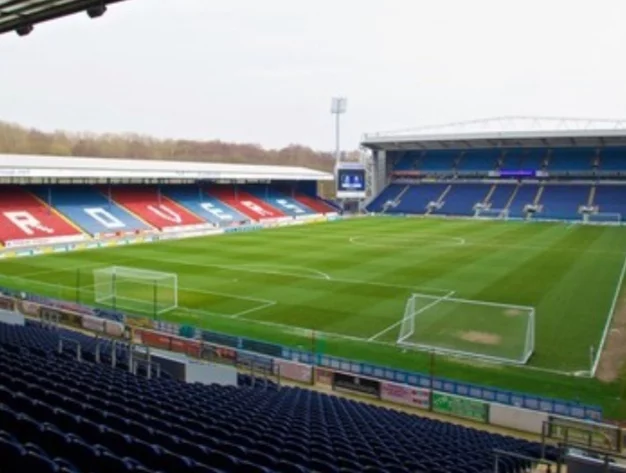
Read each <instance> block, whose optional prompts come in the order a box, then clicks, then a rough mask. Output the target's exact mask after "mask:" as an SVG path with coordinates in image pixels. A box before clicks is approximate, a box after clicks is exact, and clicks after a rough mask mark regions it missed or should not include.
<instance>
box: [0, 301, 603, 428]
mask: <svg viewBox="0 0 626 473" xmlns="http://www.w3.org/2000/svg"><path fill="white" fill-rule="evenodd" d="M0 293H3V294H4V295H3V296H0V309H1V310H5V311H17V312H20V313H22V314H24V315H26V316H28V317H33V318H41V317H44V316H45V317H46V318H50V317H53V318H54V319H55V320H58V321H59V322H60V323H62V324H65V325H69V326H74V327H77V328H80V329H82V330H90V331H92V332H95V333H104V334H106V335H107V336H111V337H121V338H127V339H129V338H135V339H136V340H137V342H139V343H142V344H145V345H148V346H153V347H155V348H160V349H167V350H171V351H177V352H182V353H185V354H187V355H190V356H196V357H204V358H206V354H207V353H209V354H210V355H211V357H212V358H213V359H215V360H218V361H219V360H236V361H239V362H246V360H247V363H248V364H249V365H254V366H265V369H266V370H267V371H268V372H275V371H276V370H278V371H279V372H280V374H281V376H283V377H284V378H285V379H289V380H293V381H297V382H300V383H308V384H322V385H327V386H330V387H331V388H332V389H335V390H338V391H339V390H347V391H351V392H354V393H356V394H365V395H369V396H372V397H374V398H376V399H380V400H383V401H387V402H391V403H395V404H400V405H404V406H412V407H415V408H418V409H427V410H431V411H433V412H438V413H441V414H446V415H450V416H454V417H462V418H467V419H472V420H474V421H476V422H482V423H486V424H492V425H498V426H502V427H507V428H511V429H516V430H521V431H525V432H531V433H535V434H540V433H541V426H542V425H543V423H544V422H545V421H547V420H549V419H551V418H554V417H559V418H568V419H570V420H571V422H583V423H585V422H588V421H595V422H599V421H601V420H602V410H601V408H600V407H597V406H590V405H585V404H580V403H576V402H569V401H562V400H557V399H550V398H546V397H542V396H535V395H529V394H524V393H519V392H514V391H508V390H502V389H496V388H491V387H485V386H479V385H475V384H469V383H463V382H458V381H453V380H450V379H445V378H440V377H435V376H430V375H425V374H422V373H414V372H408V371H403V370H397V369H393V368H389V367H384V366H377V365H373V364H369V363H360V362H357V361H353V360H348V359H343V358H338V357H334V356H328V355H324V354H320V353H314V352H310V351H304V350H299V349H293V348H290V347H285V346H281V345H277V344H272V343H267V342H263V341H259V340H252V339H248V338H244V337H237V336H232V335H228V334H223V333H215V332H209V331H206V330H199V329H196V328H193V327H190V326H183V325H179V324H175V323H171V322H162V321H156V320H153V319H150V318H125V317H120V316H119V315H120V314H114V313H109V312H102V311H101V310H99V309H95V308H90V307H87V306H84V305H79V304H74V303H68V302H64V301H58V300H54V299H49V298H43V297H39V296H31V295H28V294H24V293H18V291H11V290H5V289H0ZM611 427H612V426H611Z"/></svg>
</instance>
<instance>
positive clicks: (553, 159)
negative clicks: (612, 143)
mask: <svg viewBox="0 0 626 473" xmlns="http://www.w3.org/2000/svg"><path fill="white" fill-rule="evenodd" d="M595 155H596V151H595V150H594V149H590V148H571V149H565V148H560V149H559V148H557V149H553V150H551V153H550V158H549V161H548V166H547V169H548V170H549V171H568V172H579V171H591V170H592V169H593V166H594V160H595Z"/></svg>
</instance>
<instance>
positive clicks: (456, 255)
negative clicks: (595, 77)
mask: <svg viewBox="0 0 626 473" xmlns="http://www.w3.org/2000/svg"><path fill="white" fill-rule="evenodd" d="M625 236H626V229H624V228H619V227H596V226H572V225H567V224H553V223H522V222H484V221H479V222H477V221H470V220H440V219H401V218H383V217H381V218H366V219H354V220H347V221H338V222H332V223H326V224H315V225H306V226H297V227H285V228H280V229H275V230H266V231H262V232H254V233H239V234H229V235H224V236H218V237H207V238H198V239H187V240H177V241H168V242H162V243H157V244H151V245H141V246H128V247H116V248H110V249H104V250H93V251H86V252H77V253H69V254H56V255H47V256H42V257H35V258H20V259H12V260H6V261H3V262H0V274H1V275H2V276H0V285H2V286H7V287H12V288H16V289H20V290H25V291H30V292H35V293H39V294H42V295H49V296H55V297H62V298H65V299H69V300H79V301H80V302H84V303H93V301H94V295H93V276H92V271H93V269H96V268H99V267H106V266H113V265H121V266H128V267H135V268H141V269H149V270H156V271H165V272H173V273H177V274H178V284H179V293H178V296H179V305H180V308H179V309H177V310H174V311H172V312H169V313H167V314H164V315H162V316H161V317H162V318H163V319H167V320H171V321H174V322H178V323H188V324H192V325H195V326H199V327H203V328H207V329H211V330H215V331H219V332H225V333H231V334H236V335H242V336H248V337H251V338H257V339H262V340H267V341H272V342H277V343H281V344H287V345H291V346H299V347H302V348H303V349H313V348H314V349H317V350H320V351H323V352H325V353H327V354H330V355H336V356H343V357H348V358H352V359H357V360H363V361H368V362H373V363H377V364H381V365H387V366H394V367H397V368H404V369H408V370H413V371H422V372H427V371H428V369H429V361H428V358H429V357H428V356H427V355H426V354H424V353H419V352H413V351H410V350H409V351H403V350H401V349H399V348H398V347H397V346H395V341H396V340H397V338H398V334H399V331H400V325H401V319H402V316H403V313H404V306H405V303H406V301H407V299H408V297H409V296H410V295H411V294H413V293H420V294H425V295H428V296H431V297H435V298H437V297H445V296H446V295H447V294H450V293H453V294H454V297H456V298H463V299H469V300H480V301H489V302H495V303H502V304H514V305H519V306H531V307H534V308H535V310H536V331H535V335H536V342H535V352H534V355H533V357H532V358H531V360H530V363H529V365H528V366H527V367H525V368H515V367H504V366H495V365H487V364H482V365H480V366H479V363H478V362H476V361H468V360H458V359H449V358H446V357H438V358H437V360H436V364H435V368H434V369H435V374H436V375H439V376H446V377H450V378H454V379H459V380H464V381H470V382H476V383H480V384H487V385H493V386H498V387H502V388H509V389H514V390H521V391H527V392H533V393H537V394H543V395H546V396H552V397H557V398H566V399H579V400H581V401H584V402H588V403H594V404H602V405H603V406H604V407H605V410H606V411H607V414H609V415H613V416H620V415H622V414H626V409H624V406H623V403H622V402H621V400H620V399H619V398H620V394H621V393H620V390H621V386H620V383H619V382H615V383H613V384H602V383H600V382H598V381H595V380H589V379H581V378H577V377H575V376H573V374H575V373H579V372H581V371H588V370H589V368H590V346H594V347H596V348H597V347H599V346H600V344H601V340H602V338H603V336H604V333H605V327H606V323H607V320H608V318H609V316H610V314H611V313H612V312H613V310H614V309H615V308H616V307H617V304H616V302H617V301H618V296H619V287H618V283H619V281H620V278H621V277H622V273H623V270H624V262H625V259H624V258H625V255H626V238H625ZM148 292H150V291H148ZM149 297H150V296H149V295H148V294H146V298H149ZM509 315H513V314H509ZM475 319H476V320H475V322H472V323H471V324H468V323H467V318H466V319H465V320H463V321H462V322H460V323H462V326H456V325H451V324H450V322H449V321H450V320H451V319H450V317H448V318H447V319H446V320H447V321H448V323H446V324H445V326H444V327H441V328H440V331H441V332H442V333H443V334H444V335H445V336H446V343H450V340H451V337H455V336H456V337H458V339H459V344H460V345H462V346H463V347H464V348H468V347H469V348H470V349H471V346H472V344H475V345H477V344H481V345H483V346H486V345H489V346H492V347H493V346H496V345H497V344H498V343H502V340H503V338H502V337H503V334H502V333H498V330H499V329H498V327H503V326H505V324H504V323H499V322H498V319H497V318H494V319H493V320H491V319H489V318H488V317H487V318H485V317H482V318H481V317H478V316H476V317H475ZM460 320H461V319H460ZM471 320H474V317H471ZM502 320H504V319H502ZM508 326H513V327H514V326H515V324H511V323H510V322H509V323H508ZM314 331H315V332H316V335H315V339H316V340H317V343H316V345H315V346H313V332H314ZM504 335H506V336H510V335H511V334H510V333H506V334H504ZM499 336H500V338H498V337H499ZM520 337H522V335H520ZM320 340H323V343H320ZM504 348H506V346H505V347H504Z"/></svg>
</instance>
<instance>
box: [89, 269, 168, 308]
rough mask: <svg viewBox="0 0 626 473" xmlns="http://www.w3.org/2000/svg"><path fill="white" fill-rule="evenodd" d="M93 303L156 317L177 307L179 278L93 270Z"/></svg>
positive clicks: (135, 271)
mask: <svg viewBox="0 0 626 473" xmlns="http://www.w3.org/2000/svg"><path fill="white" fill-rule="evenodd" d="M93 278H94V284H93V288H94V300H95V302H96V303H98V304H102V305H105V306H107V307H110V308H113V309H124V310H129V311H132V312H140V313H145V314H151V315H159V314H162V313H165V312H169V311H171V310H173V309H176V308H177V307H178V275H177V274H176V273H167V272H163V271H153V270H149V269H143V268H131V267H127V266H108V267H105V268H97V269H94V270H93Z"/></svg>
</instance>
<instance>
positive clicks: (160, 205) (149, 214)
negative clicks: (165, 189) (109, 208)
mask: <svg viewBox="0 0 626 473" xmlns="http://www.w3.org/2000/svg"><path fill="white" fill-rule="evenodd" d="M103 192H105V193H106V192H110V193H111V196H112V198H113V200H115V202H117V203H118V204H120V205H121V206H122V207H124V208H125V209H127V210H128V211H130V212H131V213H132V214H133V215H135V216H137V217H138V218H139V219H141V220H143V221H145V222H146V223H148V224H149V225H152V226H154V227H156V228H158V229H164V228H171V227H182V226H188V225H201V224H206V223H207V221H206V220H204V219H202V218H200V217H199V216H198V215H195V214H193V213H191V212H190V211H189V210H187V209H186V208H185V207H183V206H182V205H179V204H177V203H176V202H174V201H173V200H172V199H170V198H168V197H166V196H164V195H162V194H161V192H160V190H159V189H157V188H154V187H141V186H112V187H111V188H110V189H103Z"/></svg>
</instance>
